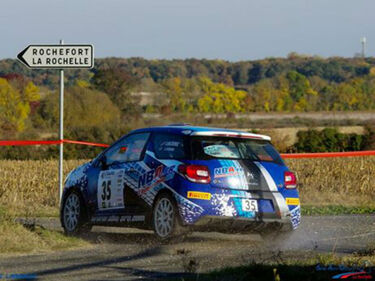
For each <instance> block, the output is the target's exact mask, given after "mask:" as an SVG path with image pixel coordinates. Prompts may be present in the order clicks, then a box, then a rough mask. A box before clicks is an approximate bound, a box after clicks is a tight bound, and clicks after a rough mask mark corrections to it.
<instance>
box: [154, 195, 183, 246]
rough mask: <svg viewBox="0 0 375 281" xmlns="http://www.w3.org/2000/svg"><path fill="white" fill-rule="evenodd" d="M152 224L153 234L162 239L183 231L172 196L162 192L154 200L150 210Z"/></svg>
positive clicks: (168, 238)
mask: <svg viewBox="0 0 375 281" xmlns="http://www.w3.org/2000/svg"><path fill="white" fill-rule="evenodd" d="M152 226H153V229H154V232H155V235H156V236H157V237H158V238H159V239H160V240H163V241H166V240H170V239H171V238H175V237H177V236H180V235H182V234H184V233H185V231H184V227H183V226H182V224H181V219H180V215H179V212H178V208H177V204H176V201H175V200H174V198H173V197H172V196H171V195H170V194H169V193H163V194H161V195H160V196H158V198H157V199H156V201H155V204H154V208H153V211H152Z"/></svg>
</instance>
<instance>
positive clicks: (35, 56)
mask: <svg viewBox="0 0 375 281" xmlns="http://www.w3.org/2000/svg"><path fill="white" fill-rule="evenodd" d="M17 58H18V59H19V60H20V61H21V62H22V63H23V64H25V65H26V66H27V67H29V68H36V69H43V68H45V69H59V71H60V95H59V96H60V97H59V105H60V118H59V119H60V124H59V125H60V127H59V139H60V157H59V198H60V201H61V197H62V192H63V181H64V174H63V160H64V144H63V140H64V69H65V68H92V67H93V66H94V47H93V46H92V45H64V41H63V40H60V45H29V46H28V47H26V48H25V49H24V50H23V51H22V52H21V53H19V54H18V56H17Z"/></svg>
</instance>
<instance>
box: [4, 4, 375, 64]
mask: <svg viewBox="0 0 375 281" xmlns="http://www.w3.org/2000/svg"><path fill="white" fill-rule="evenodd" d="M374 12H375V1H374V0H102V1H97V0H61V1H60V0H22V1H21V0H2V1H1V4H0V59H1V58H15V57H16V55H17V53H18V52H20V51H21V50H22V49H23V48H24V47H26V46H27V45H29V44H33V43H43V44H51V43H58V41H59V39H60V38H63V39H64V40H65V42H66V43H91V44H94V46H95V55H96V57H109V56H117V57H134V56H140V57H145V58H168V59H172V58H191V57H195V58H209V59H215V58H219V59H225V60H231V61H237V60H249V59H258V58H265V57H285V56H286V55H287V54H288V53H290V52H292V51H296V52H298V53H303V54H312V55H321V56H325V57H327V56H346V57H351V56H353V55H354V53H356V52H359V51H360V47H361V45H360V38H361V37H362V36H366V37H367V41H368V55H371V56H373V55H374V54H375V16H374Z"/></svg>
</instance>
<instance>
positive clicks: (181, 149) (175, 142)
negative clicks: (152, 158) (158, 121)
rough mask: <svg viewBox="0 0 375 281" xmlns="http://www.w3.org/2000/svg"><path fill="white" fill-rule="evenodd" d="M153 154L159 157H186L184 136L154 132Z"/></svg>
mask: <svg viewBox="0 0 375 281" xmlns="http://www.w3.org/2000/svg"><path fill="white" fill-rule="evenodd" d="M153 143H154V151H155V155H156V157H157V158H159V159H182V158H186V153H185V145H184V137H183V136H179V135H173V134H156V135H154V137H153Z"/></svg>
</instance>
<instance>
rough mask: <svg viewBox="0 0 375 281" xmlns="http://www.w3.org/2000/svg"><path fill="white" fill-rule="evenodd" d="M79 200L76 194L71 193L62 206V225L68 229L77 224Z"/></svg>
mask: <svg viewBox="0 0 375 281" xmlns="http://www.w3.org/2000/svg"><path fill="white" fill-rule="evenodd" d="M79 213H80V202H79V198H78V196H77V194H75V193H72V194H70V195H69V197H68V198H67V199H66V202H65V206H64V225H65V228H66V229H67V230H68V231H74V230H75V229H76V227H77V225H78V219H79Z"/></svg>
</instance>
